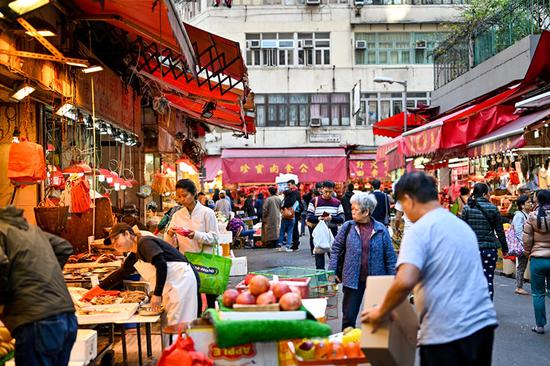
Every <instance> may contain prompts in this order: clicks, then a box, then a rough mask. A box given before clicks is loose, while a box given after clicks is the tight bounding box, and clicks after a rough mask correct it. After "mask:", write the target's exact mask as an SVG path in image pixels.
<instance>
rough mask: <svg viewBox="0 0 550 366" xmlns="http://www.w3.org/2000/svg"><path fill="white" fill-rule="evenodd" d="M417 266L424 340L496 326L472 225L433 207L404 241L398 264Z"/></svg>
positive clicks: (441, 340) (442, 340) (433, 341)
mask: <svg viewBox="0 0 550 366" xmlns="http://www.w3.org/2000/svg"><path fill="white" fill-rule="evenodd" d="M403 263H408V264H412V265H414V266H416V267H417V268H418V269H419V270H420V272H421V280H420V282H419V283H418V284H417V285H416V287H415V289H414V294H415V305H416V311H417V313H418V317H419V320H420V335H419V344H420V345H433V344H443V343H449V342H452V341H454V340H458V339H461V338H464V337H467V336H469V335H472V334H473V333H475V332H477V331H478V330H481V329H483V328H485V327H487V326H489V325H495V326H496V325H497V324H498V323H497V319H496V312H495V309H494V307H493V303H492V301H491V299H490V297H489V290H488V287H487V280H486V279H485V276H484V275H483V269H482V266H481V259H480V257H479V248H478V245H477V239H476V236H475V234H474V232H473V231H472V229H471V228H470V227H469V226H468V225H467V224H466V223H465V222H464V221H462V220H460V219H459V218H458V217H456V216H455V215H453V214H452V213H450V212H449V211H448V210H445V209H443V208H438V209H435V210H432V211H430V212H428V213H427V214H425V215H424V216H422V218H420V220H418V221H416V222H415V223H414V225H413V226H411V227H410V229H409V230H408V231H407V233H406V234H405V236H404V237H403V241H402V242H401V248H400V252H399V257H398V259H397V267H399V266H400V265H401V264H403Z"/></svg>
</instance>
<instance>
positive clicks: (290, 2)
mask: <svg viewBox="0 0 550 366" xmlns="http://www.w3.org/2000/svg"><path fill="white" fill-rule="evenodd" d="M467 3H469V0H364V1H363V6H369V5H462V4H467ZM320 4H321V5H332V4H340V5H341V4H344V5H347V4H351V5H353V4H355V1H354V0H321V1H320ZM239 5H279V6H280V5H283V6H284V5H286V6H296V5H306V0H233V6H239Z"/></svg>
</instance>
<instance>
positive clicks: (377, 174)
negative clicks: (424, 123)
mask: <svg viewBox="0 0 550 366" xmlns="http://www.w3.org/2000/svg"><path fill="white" fill-rule="evenodd" d="M386 164H387V163H386V161H384V162H381V161H376V160H350V161H349V162H348V166H349V175H350V178H352V179H353V178H362V179H367V180H369V179H375V178H376V179H384V178H386V171H387V167H386Z"/></svg>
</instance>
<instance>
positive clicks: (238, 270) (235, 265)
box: [229, 257, 248, 276]
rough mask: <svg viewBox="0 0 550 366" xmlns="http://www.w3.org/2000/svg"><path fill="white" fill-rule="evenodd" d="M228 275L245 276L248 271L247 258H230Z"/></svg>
mask: <svg viewBox="0 0 550 366" xmlns="http://www.w3.org/2000/svg"><path fill="white" fill-rule="evenodd" d="M231 262H232V263H231V272H230V273H229V275H230V276H246V274H247V273H248V260H247V259H246V257H236V258H231Z"/></svg>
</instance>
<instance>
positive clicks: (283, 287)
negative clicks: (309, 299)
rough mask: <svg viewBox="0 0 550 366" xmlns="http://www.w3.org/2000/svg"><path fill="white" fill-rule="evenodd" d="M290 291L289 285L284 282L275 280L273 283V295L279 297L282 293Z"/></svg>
mask: <svg viewBox="0 0 550 366" xmlns="http://www.w3.org/2000/svg"><path fill="white" fill-rule="evenodd" d="M288 292H291V290H290V287H289V286H288V285H287V284H286V283H284V282H275V283H274V284H273V295H275V297H276V298H277V299H280V298H281V297H282V296H283V295H284V294H286V293H288Z"/></svg>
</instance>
